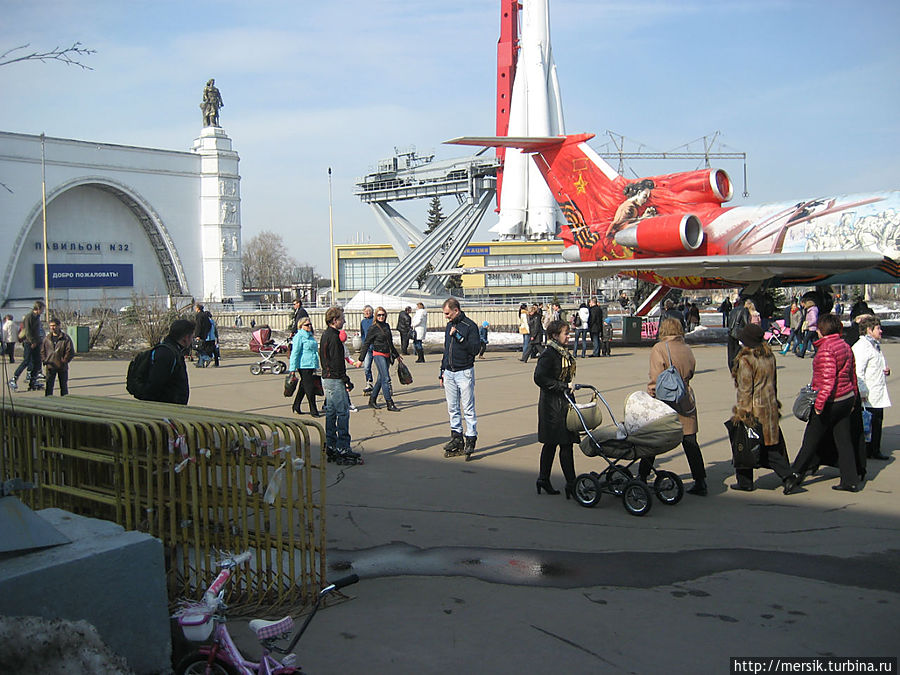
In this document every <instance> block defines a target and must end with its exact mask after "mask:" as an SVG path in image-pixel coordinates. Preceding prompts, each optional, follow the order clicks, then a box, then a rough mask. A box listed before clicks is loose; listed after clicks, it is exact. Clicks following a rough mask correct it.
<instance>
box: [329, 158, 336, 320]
mask: <svg viewBox="0 0 900 675" xmlns="http://www.w3.org/2000/svg"><path fill="white" fill-rule="evenodd" d="M328 247H329V248H328V258H329V261H330V264H331V272H330V274H331V304H332V305H335V304H337V279H335V278H334V209H333V206H332V202H331V167H330V166H329V167H328Z"/></svg>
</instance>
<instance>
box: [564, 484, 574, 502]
mask: <svg viewBox="0 0 900 675" xmlns="http://www.w3.org/2000/svg"><path fill="white" fill-rule="evenodd" d="M565 490H566V499H574V498H575V481H574V480H570V481H567V482H566V488H565Z"/></svg>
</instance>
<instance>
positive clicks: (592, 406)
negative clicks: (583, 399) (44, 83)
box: [566, 394, 603, 432]
mask: <svg viewBox="0 0 900 675" xmlns="http://www.w3.org/2000/svg"><path fill="white" fill-rule="evenodd" d="M599 403H600V399H599V398H598V397H597V394H594V395H593V396H592V397H591V400H590V401H588V402H587V403H576V404H575V405H574V407H573V406H572V404H571V403H570V404H569V410H568V411H567V412H566V429H568V430H569V431H573V432H579V431H584V428H585V427H587V428H588V430H590V429H596V428H597V427H599V426H600V424H601V423H602V422H603V411H602V410H601V409H600V406H599ZM575 408H578V410H577V411H576V410H575ZM579 412H580V413H581V417H583V418H584V426H582V424H581V418H579V417H578V413H579Z"/></svg>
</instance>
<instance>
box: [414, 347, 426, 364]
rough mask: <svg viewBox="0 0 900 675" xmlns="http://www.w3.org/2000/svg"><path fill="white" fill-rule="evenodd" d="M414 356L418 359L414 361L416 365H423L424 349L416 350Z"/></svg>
mask: <svg viewBox="0 0 900 675" xmlns="http://www.w3.org/2000/svg"><path fill="white" fill-rule="evenodd" d="M416 355H417V356H418V358H417V359H416V363H425V349H424V348H422V349H417V350H416Z"/></svg>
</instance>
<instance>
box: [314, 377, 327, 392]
mask: <svg viewBox="0 0 900 675" xmlns="http://www.w3.org/2000/svg"><path fill="white" fill-rule="evenodd" d="M312 383H313V393H314V394H315V395H316V396H324V395H325V389H324V388H323V387H322V376H321V375H319V374H318V373H313V376H312Z"/></svg>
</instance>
